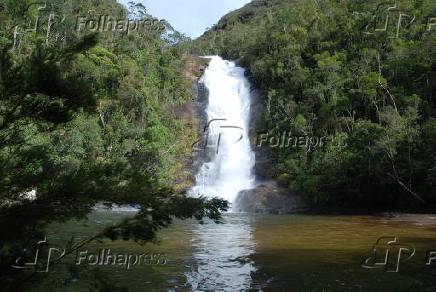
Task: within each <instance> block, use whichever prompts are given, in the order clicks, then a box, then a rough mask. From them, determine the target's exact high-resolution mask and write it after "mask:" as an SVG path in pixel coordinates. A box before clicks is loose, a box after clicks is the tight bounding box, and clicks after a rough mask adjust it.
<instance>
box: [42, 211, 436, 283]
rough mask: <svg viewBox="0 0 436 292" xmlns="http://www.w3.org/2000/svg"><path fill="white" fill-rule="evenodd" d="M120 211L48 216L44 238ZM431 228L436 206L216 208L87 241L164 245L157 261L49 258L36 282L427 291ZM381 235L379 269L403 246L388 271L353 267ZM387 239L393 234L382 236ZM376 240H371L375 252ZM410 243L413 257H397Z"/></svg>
mask: <svg viewBox="0 0 436 292" xmlns="http://www.w3.org/2000/svg"><path fill="white" fill-rule="evenodd" d="M126 215H128V214H127V213H115V212H96V213H94V214H92V215H91V216H90V218H89V220H88V221H86V222H69V223H67V224H62V225H61V224H56V225H52V226H51V227H50V228H49V230H50V234H49V238H48V239H49V240H50V242H51V243H53V244H54V243H56V244H59V245H62V244H63V243H64V242H65V240H66V239H68V238H70V237H71V235H75V236H76V237H82V238H85V237H87V236H90V235H92V234H93V233H95V232H96V231H97V230H98V229H101V228H102V227H103V226H104V225H105V224H111V223H112V222H115V221H118V220H119V219H121V218H122V217H124V216H126ZM435 231H436V215H398V216H391V217H387V216H315V215H267V216H265V215H262V216H260V215H259V216H255V215H247V214H226V215H225V216H224V223H223V224H215V223H212V222H206V223H205V224H204V225H199V224H197V223H196V222H195V221H186V222H176V224H174V225H173V226H172V227H171V228H169V229H167V230H164V231H162V232H161V233H160V238H161V240H162V243H161V244H160V245H151V244H147V245H145V246H140V245H138V244H136V243H133V242H122V241H117V242H103V243H99V244H93V246H92V247H91V248H90V249H95V250H98V249H101V248H110V249H111V250H112V251H113V252H118V253H121V252H124V253H129V254H134V253H144V252H146V253H152V252H158V253H165V254H166V258H167V259H168V262H167V263H166V264H165V265H153V266H133V267H131V268H130V269H129V270H127V269H125V268H123V267H118V266H100V267H98V271H96V268H95V266H86V265H80V266H77V265H74V262H75V259H74V258H70V259H66V260H65V263H64V264H61V265H57V266H54V267H52V269H51V271H50V273H49V274H48V277H46V279H45V280H44V281H43V282H42V283H41V284H40V285H39V286H38V288H37V289H36V290H37V291H97V289H98V287H102V285H108V286H110V288H107V289H108V290H107V291H247V290H250V291H436V260H435V261H434V263H433V265H425V263H426V257H427V251H428V250H436V232H435ZM383 236H387V237H390V238H395V237H396V240H397V242H396V244H393V245H391V246H390V248H391V249H390V252H391V253H390V254H389V255H390V257H389V259H388V267H387V269H388V270H392V269H395V268H396V263H397V261H396V255H398V247H406V248H407V250H403V254H401V257H400V263H399V269H398V272H388V271H386V267H385V266H381V265H379V266H376V267H377V268H373V269H367V268H363V267H361V264H362V262H363V260H364V259H366V258H368V257H370V256H372V255H373V253H372V249H373V245H374V244H375V242H376V241H377V239H378V238H380V237H383ZM388 240H393V239H387V240H384V243H386V242H387V241H388ZM386 246H387V245H386V244H383V243H382V244H381V245H380V246H379V247H378V255H377V256H380V255H381V256H383V255H384V254H385V253H386ZM413 248H414V249H415V251H416V252H415V254H414V255H413V257H411V258H410V259H409V260H408V261H404V259H405V258H406V257H407V256H408V255H409V254H408V253H410V252H411V249H413ZM378 261H379V258H378ZM370 263H371V262H369V264H370ZM95 278H97V279H99V280H97V281H96V280H95ZM96 287H97V288H96ZM115 287H125V288H126V289H127V290H115Z"/></svg>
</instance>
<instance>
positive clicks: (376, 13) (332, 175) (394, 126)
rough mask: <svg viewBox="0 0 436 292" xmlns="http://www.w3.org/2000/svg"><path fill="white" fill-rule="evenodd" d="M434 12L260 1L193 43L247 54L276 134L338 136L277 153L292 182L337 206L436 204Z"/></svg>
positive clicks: (281, 172) (371, 4) (400, 5)
mask: <svg viewBox="0 0 436 292" xmlns="http://www.w3.org/2000/svg"><path fill="white" fill-rule="evenodd" d="M435 15H436V3H435V2H434V1H432V0H422V1H409V0H403V1H395V3H381V4H380V2H378V1H351V0H350V1H341V0H326V1H303V0H301V1H300V0H258V1H253V2H252V3H250V4H248V5H247V6H246V7H244V8H242V9H240V10H239V11H236V12H233V13H231V14H229V15H227V16H225V17H224V18H223V19H222V20H221V21H220V22H219V23H218V24H217V25H216V26H215V27H214V28H212V29H211V30H210V31H208V32H207V33H205V34H204V35H203V36H202V37H201V38H199V39H198V40H196V41H195V42H194V43H193V44H192V50H193V51H195V52H199V53H205V54H211V53H218V54H222V55H224V56H227V57H229V58H234V59H240V60H241V63H242V64H243V65H244V66H246V67H247V68H248V69H249V71H250V74H251V78H252V80H253V82H254V83H255V85H256V86H257V87H258V88H260V89H261V90H262V92H263V96H264V104H265V113H264V126H265V129H266V130H267V131H268V132H270V133H271V134H272V135H274V134H275V135H280V133H283V132H284V131H287V132H292V133H295V135H304V136H308V137H324V136H327V137H331V139H329V141H330V143H326V144H325V145H324V146H323V147H318V148H312V149H302V148H295V147H283V148H275V149H272V150H273V151H270V152H271V153H270V155H271V157H272V158H273V159H274V161H275V163H274V168H273V170H272V172H273V174H272V176H273V177H274V178H278V179H280V180H281V181H282V182H283V183H284V184H285V185H287V186H288V187H289V188H290V189H292V190H294V191H296V192H298V193H300V194H303V195H304V196H305V197H306V198H307V199H308V200H309V201H310V202H313V203H316V204H317V205H320V206H324V207H336V208H337V209H339V210H344V208H345V210H350V209H351V210H355V209H360V210H380V209H381V210H389V209H392V210H394V209H415V210H421V211H422V210H426V209H427V210H428V209H430V208H431V209H433V210H434V206H435V203H436V193H435V188H434V187H435V183H436V177H435V165H436V156H435V154H434V152H435V149H436V144H435V143H434V139H435V136H434V135H435V133H436V132H435V131H434V124H435V117H436V116H435V115H436V107H435V106H436V99H435V88H436V48H435V44H436V26H434V25H432V24H431V23H432V19H433V21H434V17H435ZM338 140H340V141H342V142H341V143H333V142H331V141H336V142H337V141H338ZM338 145H339V146H338Z"/></svg>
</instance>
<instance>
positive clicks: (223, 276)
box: [186, 214, 256, 291]
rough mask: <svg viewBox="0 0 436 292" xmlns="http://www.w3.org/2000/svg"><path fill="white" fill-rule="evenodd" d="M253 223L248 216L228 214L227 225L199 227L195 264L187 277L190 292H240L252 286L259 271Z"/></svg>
mask: <svg viewBox="0 0 436 292" xmlns="http://www.w3.org/2000/svg"><path fill="white" fill-rule="evenodd" d="M252 223H253V222H252V218H250V217H249V216H247V215H241V214H226V215H225V216H224V223H223V224H218V225H217V224H215V223H213V222H207V223H205V224H204V225H197V226H195V229H194V230H193V232H192V240H191V241H192V242H191V244H192V247H193V263H192V265H191V271H189V272H188V273H187V274H186V277H187V282H188V286H189V288H190V289H192V290H201V291H204V290H226V291H240V290H246V289H248V288H249V287H250V286H251V275H252V273H254V272H255V271H256V268H255V265H254V263H253V262H252V260H251V256H252V255H253V254H254V251H255V243H254V240H253V230H252V228H253V224H252Z"/></svg>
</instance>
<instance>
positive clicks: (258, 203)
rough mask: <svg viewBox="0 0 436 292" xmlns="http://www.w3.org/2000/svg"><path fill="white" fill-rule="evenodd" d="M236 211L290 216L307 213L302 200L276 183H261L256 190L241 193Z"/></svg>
mask: <svg viewBox="0 0 436 292" xmlns="http://www.w3.org/2000/svg"><path fill="white" fill-rule="evenodd" d="M234 209H235V211H238V212H247V213H260V214H290V213H303V212H307V206H306V205H305V204H304V202H303V201H302V199H301V198H300V197H299V196H297V195H295V194H292V193H289V191H288V190H286V189H284V188H281V187H280V186H278V185H277V183H276V182H274V181H268V182H264V183H260V184H259V185H258V186H257V187H256V188H254V189H251V190H244V191H241V192H239V194H238V196H237V198H236V200H235V203H234Z"/></svg>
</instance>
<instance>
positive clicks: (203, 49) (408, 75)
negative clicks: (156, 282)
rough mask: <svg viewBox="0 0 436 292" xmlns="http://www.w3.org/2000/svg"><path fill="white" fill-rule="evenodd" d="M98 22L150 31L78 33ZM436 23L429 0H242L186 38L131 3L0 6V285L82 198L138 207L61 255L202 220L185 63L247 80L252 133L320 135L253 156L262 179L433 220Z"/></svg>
mask: <svg viewBox="0 0 436 292" xmlns="http://www.w3.org/2000/svg"><path fill="white" fill-rule="evenodd" d="M394 5H395V6H394ZM102 15H103V16H104V15H110V16H112V17H114V18H117V19H121V20H123V19H124V20H126V19H131V20H138V21H139V20H141V21H143V20H150V21H147V22H143V23H146V25H145V26H144V27H143V28H144V29H138V30H134V31H128V30H127V27H123V26H122V25H120V27H118V28H117V29H114V30H111V31H105V30H100V29H92V27H91V26H82V27H81V28H82V29H80V30H79V29H77V28H78V16H82V17H83V18H82V19H94V20H95V22H97V21H98V20H99V19H100V17H101V16H102ZM387 15H389V16H390V17H389V18H387V17H386V16H387ZM401 15H402V16H401ZM435 18H436V2H435V1H434V0H417V1H414V0H398V1H396V2H383V3H381V2H379V1H373V0H371V1H356V0H322V1H321V0H315V1H304V0H255V1H252V2H251V3H250V4H248V5H246V6H245V7H243V8H241V9H239V10H237V11H234V12H232V13H230V14H228V15H226V16H224V17H223V18H222V19H221V20H220V21H219V22H218V23H217V24H216V25H215V26H213V27H212V28H211V29H210V30H208V31H207V32H206V33H205V34H204V35H203V36H201V37H199V38H198V39H195V40H192V39H189V38H188V37H186V36H185V35H183V34H182V33H179V32H177V31H176V30H175V29H174V28H173V27H172V26H171V25H170V24H169V23H168V22H166V21H164V20H158V19H156V18H154V17H153V16H152V15H150V14H148V12H147V8H146V7H144V6H143V5H141V4H135V3H130V5H129V7H127V8H126V7H124V6H123V5H121V4H119V3H118V2H117V1H115V0H106V1H100V0H89V1H79V0H51V1H47V3H46V4H45V6H44V5H43V3H35V1H31V0H21V1H15V0H0V23H1V26H0V225H1V226H2V233H1V234H0V284H1V285H2V287H3V288H4V289H6V290H9V291H20V287H21V285H25V284H26V283H28V282H29V281H30V282H31V281H33V280H34V279H37V278H38V277H40V276H41V275H36V274H35V273H29V272H26V271H22V272H17V271H11V270H10V269H9V267H10V266H11V264H12V263H13V262H14V260H15V259H17V257H19V256H21V255H22V251H23V249H26V248H27V249H28V250H29V251H30V250H32V246H33V245H34V242H36V241H38V240H41V238H43V237H44V228H45V227H46V226H47V225H48V224H50V223H52V222H66V221H68V220H70V219H71V218H85V217H86V216H87V215H88V214H89V213H90V212H91V211H92V210H93V208H94V207H95V206H96V204H97V203H101V202H103V203H104V204H106V205H108V206H110V205H112V204H130V205H135V206H137V207H138V208H139V212H138V213H137V215H135V216H133V217H131V218H127V219H125V220H123V221H122V222H121V223H120V224H118V225H113V226H109V227H107V228H106V229H105V230H104V231H103V232H101V233H99V234H96V235H95V237H93V238H91V239H88V240H85V241H84V242H79V243H78V244H73V243H72V244H71V245H70V246H69V248H68V250H67V253H73V252H74V251H75V250H76V249H77V248H78V247H81V246H83V245H85V244H87V243H89V242H91V241H93V240H100V239H103V238H109V239H111V240H116V239H122V240H135V241H138V242H140V243H145V242H153V241H154V240H155V239H156V232H158V231H159V230H160V229H162V228H165V227H168V226H169V225H170V224H171V223H172V222H173V220H174V218H178V219H188V218H194V219H197V220H198V221H199V222H200V223H201V222H202V220H203V219H205V218H211V219H212V220H214V221H216V222H219V220H220V218H221V213H222V212H224V211H226V210H228V208H229V205H228V202H226V201H224V200H222V199H218V198H216V199H207V198H203V197H200V198H192V197H188V196H186V191H187V189H188V188H189V187H190V185H191V183H192V182H191V181H190V180H191V178H190V174H189V173H187V172H186V161H187V160H189V159H190V157H191V154H192V148H191V146H192V145H193V143H194V142H195V141H197V140H198V135H199V125H198V123H197V122H196V121H193V120H192V119H189V118H186V117H185V115H183V114H180V112H181V111H183V108H184V105H186V104H187V103H189V102H191V101H192V100H193V99H195V98H196V96H195V92H194V91H193V90H192V85H193V84H192V83H193V80H192V78H190V77H192V76H191V75H192V74H197V75H198V76H197V75H196V76H195V77H199V75H200V74H201V72H199V71H196V70H194V71H196V72H194V73H193V72H191V71H192V70H190V66H192V64H193V63H195V61H193V60H194V59H195V58H196V57H197V56H202V55H211V54H216V55H220V56H223V57H224V58H226V59H232V60H238V62H239V63H240V64H241V65H242V66H243V67H245V68H246V69H247V74H248V76H249V78H250V80H251V81H252V84H253V87H255V88H256V89H257V90H259V92H260V93H261V94H260V95H261V98H262V103H263V108H264V112H263V113H262V129H257V130H258V131H259V132H261V131H264V132H265V131H266V132H268V133H270V134H271V135H277V136H279V135H281V133H283V132H292V133H295V134H297V135H304V136H308V137H327V136H328V137H331V139H330V140H327V141H326V143H324V145H323V146H322V147H316V148H311V149H305V148H296V147H282V148H280V147H279V148H270V149H267V151H268V157H269V159H270V160H271V165H270V167H269V169H268V170H267V173H268V179H275V180H277V181H278V182H279V183H280V185H281V186H284V187H285V188H286V189H287V190H288V191H289V192H290V193H294V194H297V195H298V196H300V197H302V198H303V199H304V200H305V201H306V202H308V203H309V204H310V206H312V207H313V210H317V211H318V210H320V211H323V212H343V213H348V212H361V213H373V212H379V211H413V212H435V211H436V96H435V93H436V20H435ZM94 24H96V23H94ZM90 27H91V29H90ZM194 66H196V65H194ZM191 69H192V68H191ZM333 141H340V143H333ZM0 290H1V289H0Z"/></svg>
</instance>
